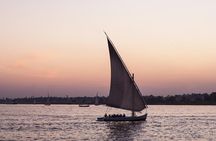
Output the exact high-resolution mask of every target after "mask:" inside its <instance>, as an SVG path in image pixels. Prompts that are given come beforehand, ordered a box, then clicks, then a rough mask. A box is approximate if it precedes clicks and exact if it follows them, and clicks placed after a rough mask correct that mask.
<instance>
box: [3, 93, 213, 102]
mask: <svg viewBox="0 0 216 141" xmlns="http://www.w3.org/2000/svg"><path fill="white" fill-rule="evenodd" d="M143 97H144V99H145V101H146V103H147V104H148V105H216V92H212V93H211V94H207V93H203V94H198V93H192V94H183V95H168V96H154V95H149V96H143ZM96 102H97V103H96ZM47 103H49V104H97V105H98V104H106V97H104V96H101V97H86V96H85V97H68V96H67V97H50V96H49V97H24V98H1V99H0V104H47Z"/></svg>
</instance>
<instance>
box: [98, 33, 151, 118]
mask: <svg viewBox="0 0 216 141" xmlns="http://www.w3.org/2000/svg"><path fill="white" fill-rule="evenodd" d="M105 35H106V38H107V42H108V48H109V55H110V64H111V84H110V92H109V96H108V98H107V102H106V106H109V107H114V108H119V109H124V110H130V111H131V113H132V114H131V116H125V115H124V116H123V115H121V116H119V115H109V116H108V115H107V114H105V115H104V116H103V117H98V118H97V120H98V121H145V120H146V118H147V110H146V113H145V114H143V115H139V116H138V115H136V112H141V111H142V110H144V109H147V104H146V102H145V100H144V98H143V97H142V94H141V92H140V90H139V88H138V86H137V84H136V83H135V81H134V74H132V75H131V74H130V72H129V71H128V69H127V67H126V65H125V63H124V62H123V60H122V58H121V56H120V55H119V53H118V51H117V50H116V48H115V46H114V44H113V43H112V41H111V40H110V38H109V37H108V35H107V34H106V33H105Z"/></svg>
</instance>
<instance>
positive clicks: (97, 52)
mask: <svg viewBox="0 0 216 141" xmlns="http://www.w3.org/2000/svg"><path fill="white" fill-rule="evenodd" d="M113 3H115V4H113ZM215 9H216V2H214V1H208V2H206V1H202V0H200V1H193V0H192V1H186V0H183V1H181V2H180V1H179V2H174V1H171V0H165V1H163V2H162V1H158V0H156V1H152V2H151V1H137V2H133V1H127V0H124V1H123V0H120V1H113V0H111V1H109V3H107V2H105V1H103V2H101V1H97V0H93V1H91V2H90V1H85V2H84V1H76V0H75V1H56V0H54V1H53V0H52V1H51V0H50V1H46V2H44V1H40V0H39V1H35V2H30V1H27V0H24V1H23V3H22V4H21V3H19V2H13V3H12V2H10V1H1V2H0V16H1V22H0V31H1V32H0V80H1V81H0V97H19V96H31V95H35V96H41V95H46V94H47V90H50V89H51V90H52V91H53V95H56V96H64V95H66V94H67V95H69V96H85V95H86V96H94V95H95V94H96V93H97V92H99V94H100V95H105V96H106V95H107V94H108V92H109V84H110V63H109V61H110V60H109V54H108V53H109V52H108V48H107V41H106V37H105V35H104V33H103V30H106V32H107V33H108V35H109V36H110V38H111V40H112V41H113V43H114V45H115V46H116V48H117V50H118V51H119V53H120V55H121V56H122V58H123V60H124V62H125V64H126V65H127V67H128V69H129V71H130V72H131V73H135V80H136V82H137V83H138V86H139V88H140V90H141V91H142V93H143V94H144V95H150V94H155V95H168V94H182V93H192V92H201V93H204V92H212V91H216V89H215V85H216V75H215V72H216V55H215V54H216V27H215V25H216V15H215V13H216V10H215ZM33 89H34V90H33ZM32 91H35V92H34V93H32Z"/></svg>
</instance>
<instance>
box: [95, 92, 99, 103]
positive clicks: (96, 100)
mask: <svg viewBox="0 0 216 141" xmlns="http://www.w3.org/2000/svg"><path fill="white" fill-rule="evenodd" d="M95 105H96V106H97V105H99V97H98V93H97V95H96V97H95Z"/></svg>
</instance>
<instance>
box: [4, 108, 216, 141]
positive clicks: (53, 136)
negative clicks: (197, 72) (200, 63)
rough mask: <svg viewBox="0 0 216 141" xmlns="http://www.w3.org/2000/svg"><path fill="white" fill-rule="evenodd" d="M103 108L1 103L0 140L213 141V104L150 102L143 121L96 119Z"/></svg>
mask: <svg viewBox="0 0 216 141" xmlns="http://www.w3.org/2000/svg"><path fill="white" fill-rule="evenodd" d="M106 111H107V107H106V106H102V105H100V106H92V105H91V106H90V107H79V106H78V105H51V106H45V105H0V140H18V141H29V140H43V141H45V140H46V141H48V140H50V141H56V140H59V141H60V140H61V141H64V140H67V141H71V140H72V141H73V140H74V141H79V140H91V141H92V140H97V141H103V140H105V141H106V140H109V141H113V140H114V141H116V140H120V141H127V140H138V141H139V140H140V141H169V140H170V141H173V140H174V141H215V140H216V106H160V105H157V106H151V105H150V106H149V108H148V117H147V121H144V122H98V121H96V118H97V117H98V116H103V115H104V113H105V112H106ZM108 111H109V113H110V114H111V113H117V112H118V113H126V114H130V113H128V112H127V111H123V110H117V109H114V108H112V109H108ZM109 113H108V114H109Z"/></svg>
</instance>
